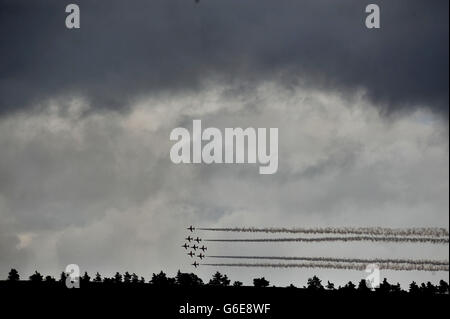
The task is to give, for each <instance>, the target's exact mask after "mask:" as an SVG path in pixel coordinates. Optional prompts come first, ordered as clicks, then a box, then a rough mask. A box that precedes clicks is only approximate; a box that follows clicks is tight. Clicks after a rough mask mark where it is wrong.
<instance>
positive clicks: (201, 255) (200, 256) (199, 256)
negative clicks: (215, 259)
mask: <svg viewBox="0 0 450 319" xmlns="http://www.w3.org/2000/svg"><path fill="white" fill-rule="evenodd" d="M197 257H198V258H200V259H203V258H205V255H203V254H202V253H200V255H197Z"/></svg>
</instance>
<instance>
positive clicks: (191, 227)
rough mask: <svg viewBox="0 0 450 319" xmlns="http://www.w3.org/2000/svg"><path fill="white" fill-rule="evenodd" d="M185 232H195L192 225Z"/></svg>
mask: <svg viewBox="0 0 450 319" xmlns="http://www.w3.org/2000/svg"><path fill="white" fill-rule="evenodd" d="M187 230H190V231H191V233H192V232H193V231H194V230H195V227H193V226H192V225H191V226H189V227H188V228H187Z"/></svg>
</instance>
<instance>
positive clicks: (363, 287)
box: [357, 279, 371, 294]
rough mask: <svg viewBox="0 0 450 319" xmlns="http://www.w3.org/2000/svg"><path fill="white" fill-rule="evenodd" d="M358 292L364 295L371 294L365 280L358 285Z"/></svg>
mask: <svg viewBox="0 0 450 319" xmlns="http://www.w3.org/2000/svg"><path fill="white" fill-rule="evenodd" d="M357 290H358V292H360V293H362V294H367V293H369V292H371V289H370V288H369V287H367V282H366V280H365V279H361V281H360V282H359V284H358V289H357Z"/></svg>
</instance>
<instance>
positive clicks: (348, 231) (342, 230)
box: [197, 227, 449, 237]
mask: <svg viewBox="0 0 450 319" xmlns="http://www.w3.org/2000/svg"><path fill="white" fill-rule="evenodd" d="M197 229H198V230H206V231H217V232H241V233H290V234H336V235H373V236H427V237H449V231H448V230H447V229H445V228H438V227H415V228H388V227H317V228H284V227H281V228H276V227H269V228H257V227H230V228H197Z"/></svg>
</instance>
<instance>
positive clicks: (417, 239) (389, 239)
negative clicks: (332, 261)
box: [204, 236, 449, 244]
mask: <svg viewBox="0 0 450 319" xmlns="http://www.w3.org/2000/svg"><path fill="white" fill-rule="evenodd" d="M204 241H208V242H235V243H238V242H242V243H251V242H254V243H257V242H275V243H276V242H335V241H344V242H348V241H374V242H396V243H401V242H409V243H431V244H448V242H449V239H448V238H429V237H373V236H352V237H316V238H308V237H298V238H241V239H204Z"/></svg>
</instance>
